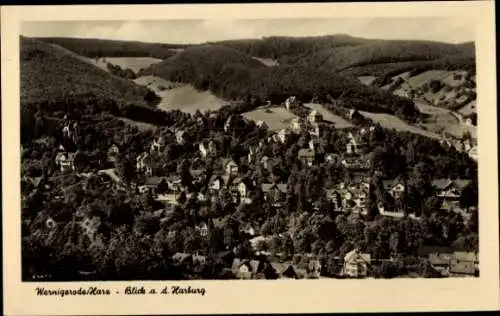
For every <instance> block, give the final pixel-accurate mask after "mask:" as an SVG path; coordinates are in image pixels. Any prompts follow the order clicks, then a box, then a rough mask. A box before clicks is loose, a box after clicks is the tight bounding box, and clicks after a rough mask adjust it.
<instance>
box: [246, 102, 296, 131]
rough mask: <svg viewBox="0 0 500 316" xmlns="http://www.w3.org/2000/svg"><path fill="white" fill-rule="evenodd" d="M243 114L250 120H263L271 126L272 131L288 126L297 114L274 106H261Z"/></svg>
mask: <svg viewBox="0 0 500 316" xmlns="http://www.w3.org/2000/svg"><path fill="white" fill-rule="evenodd" d="M243 116H244V117H245V118H247V119H249V120H253V121H255V122H258V121H263V122H265V123H266V124H267V126H269V129H270V130H272V131H276V130H280V129H283V128H287V127H288V126H289V125H290V122H291V121H292V119H294V118H296V117H297V116H296V115H295V114H293V113H290V112H288V111H287V110H286V109H285V108H282V107H272V108H265V109H264V108H260V109H256V110H253V111H251V112H246V113H244V114H243Z"/></svg>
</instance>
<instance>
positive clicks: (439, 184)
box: [432, 179, 472, 190]
mask: <svg viewBox="0 0 500 316" xmlns="http://www.w3.org/2000/svg"><path fill="white" fill-rule="evenodd" d="M471 182H472V181H471V180H467V179H456V180H451V179H435V180H432V186H434V187H435V188H436V189H438V190H446V189H447V188H449V187H450V186H452V185H456V186H457V187H458V188H459V189H463V188H465V187H466V186H468V185H469V184H470V183H471Z"/></svg>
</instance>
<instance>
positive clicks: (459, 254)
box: [453, 251, 477, 262]
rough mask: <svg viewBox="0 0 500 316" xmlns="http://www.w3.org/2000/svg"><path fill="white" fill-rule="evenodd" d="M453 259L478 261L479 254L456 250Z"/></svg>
mask: <svg viewBox="0 0 500 316" xmlns="http://www.w3.org/2000/svg"><path fill="white" fill-rule="evenodd" d="M453 259H455V260H458V261H472V262H474V261H477V256H476V254H475V253H473V252H465V251H455V252H454V253H453Z"/></svg>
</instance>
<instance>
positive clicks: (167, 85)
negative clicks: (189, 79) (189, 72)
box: [134, 76, 183, 94]
mask: <svg viewBox="0 0 500 316" xmlns="http://www.w3.org/2000/svg"><path fill="white" fill-rule="evenodd" d="M134 82H135V83H136V84H138V85H141V86H146V87H148V88H149V89H151V90H153V91H154V92H156V93H157V94H160V93H161V92H162V91H165V90H167V89H172V88H176V87H179V86H181V85H183V84H180V83H175V82H172V81H169V80H166V79H163V78H160V77H157V76H143V77H139V78H137V79H135V80H134Z"/></svg>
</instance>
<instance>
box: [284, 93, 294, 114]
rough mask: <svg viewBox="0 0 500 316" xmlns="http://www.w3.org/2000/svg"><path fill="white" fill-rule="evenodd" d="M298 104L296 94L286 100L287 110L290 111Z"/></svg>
mask: <svg viewBox="0 0 500 316" xmlns="http://www.w3.org/2000/svg"><path fill="white" fill-rule="evenodd" d="M296 105H297V98H296V97H295V96H291V97H289V98H288V99H286V101H285V107H286V110H287V111H290V109H291V108H293V107H294V106H296Z"/></svg>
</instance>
